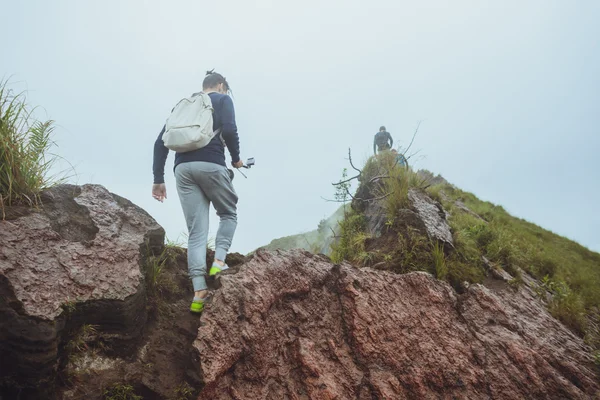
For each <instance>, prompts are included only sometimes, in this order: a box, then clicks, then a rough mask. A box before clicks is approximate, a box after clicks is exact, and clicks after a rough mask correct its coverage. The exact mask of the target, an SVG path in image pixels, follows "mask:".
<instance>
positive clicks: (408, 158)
mask: <svg viewBox="0 0 600 400" xmlns="http://www.w3.org/2000/svg"><path fill="white" fill-rule="evenodd" d="M420 152H421V150H417V151H415V152H414V153H412V154H411V155H410V156H408V157H406V161H408V160H410V159H411V157H414V156H416V155H417V154H419V153H420Z"/></svg>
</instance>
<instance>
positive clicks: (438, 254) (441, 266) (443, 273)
mask: <svg viewBox="0 0 600 400" xmlns="http://www.w3.org/2000/svg"><path fill="white" fill-rule="evenodd" d="M432 255H433V265H434V271H435V277H436V278H438V279H439V280H446V277H447V276H448V267H447V266H446V255H445V254H444V246H443V245H442V244H440V243H435V244H434V245H433V251H432Z"/></svg>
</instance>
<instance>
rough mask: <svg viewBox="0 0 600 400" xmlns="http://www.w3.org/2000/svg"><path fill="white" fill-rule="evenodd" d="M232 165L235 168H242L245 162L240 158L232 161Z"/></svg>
mask: <svg viewBox="0 0 600 400" xmlns="http://www.w3.org/2000/svg"><path fill="white" fill-rule="evenodd" d="M231 165H233V167H234V168H242V167H243V166H244V162H243V161H242V160H240V161H238V162H232V163H231Z"/></svg>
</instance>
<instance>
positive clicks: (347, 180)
mask: <svg viewBox="0 0 600 400" xmlns="http://www.w3.org/2000/svg"><path fill="white" fill-rule="evenodd" d="M357 178H360V174H358V175H356V176H353V177H352V178H348V179H346V180H345V181H339V182H337V183H332V185H333V186H337V185H342V184H344V183H348V182H350V181H351V180H353V179H357Z"/></svg>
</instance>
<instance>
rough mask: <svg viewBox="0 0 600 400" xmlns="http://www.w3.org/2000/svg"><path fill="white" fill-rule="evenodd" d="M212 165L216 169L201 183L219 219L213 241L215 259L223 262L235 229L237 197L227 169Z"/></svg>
mask: <svg viewBox="0 0 600 400" xmlns="http://www.w3.org/2000/svg"><path fill="white" fill-rule="evenodd" d="M213 165H214V166H215V167H216V169H215V170H214V171H211V173H210V174H207V175H205V177H207V179H206V180H205V182H203V185H202V188H203V189H204V192H205V193H206V195H207V197H208V198H209V199H210V201H211V202H212V203H213V206H214V207H215V210H217V215H218V216H219V218H220V222H219V229H218V230H217V238H216V240H215V259H216V260H217V261H221V262H225V258H226V257H227V252H228V251H229V248H230V247H231V242H232V240H233V235H234V234H235V228H236V227H237V202H238V196H237V194H236V193H235V190H234V188H233V185H232V183H231V178H230V176H229V171H228V170H227V168H225V167H223V166H221V165H218V164H213Z"/></svg>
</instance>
